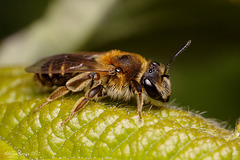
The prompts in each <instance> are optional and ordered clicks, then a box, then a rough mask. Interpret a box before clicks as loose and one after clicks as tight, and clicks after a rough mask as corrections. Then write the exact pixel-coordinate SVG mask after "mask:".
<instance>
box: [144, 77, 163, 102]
mask: <svg viewBox="0 0 240 160" xmlns="http://www.w3.org/2000/svg"><path fill="white" fill-rule="evenodd" d="M143 86H144V88H145V90H146V92H147V94H148V95H149V96H150V97H151V98H153V99H159V98H160V97H161V95H160V93H159V92H158V90H157V88H156V86H155V85H154V84H153V83H152V82H151V81H150V80H149V79H148V78H145V79H144V81H143Z"/></svg>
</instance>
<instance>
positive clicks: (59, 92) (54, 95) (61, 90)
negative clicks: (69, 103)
mask: <svg viewBox="0 0 240 160" xmlns="http://www.w3.org/2000/svg"><path fill="white" fill-rule="evenodd" d="M69 91H70V90H69V89H68V88H67V87H66V86H62V87H58V88H57V89H56V90H55V91H53V93H52V94H51V95H50V96H49V97H48V98H47V101H45V102H44V103H43V104H42V105H41V106H39V107H37V108H35V109H34V112H36V111H37V110H39V109H40V108H42V107H43V106H45V105H46V104H48V103H49V102H51V101H53V100H55V99H57V98H59V97H62V96H64V95H66V94H67V93H68V92H69Z"/></svg>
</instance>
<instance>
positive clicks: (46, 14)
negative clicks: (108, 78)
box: [0, 0, 240, 129]
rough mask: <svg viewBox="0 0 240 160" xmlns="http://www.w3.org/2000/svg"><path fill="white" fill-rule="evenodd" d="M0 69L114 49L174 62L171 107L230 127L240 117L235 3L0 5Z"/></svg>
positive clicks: (101, 0) (153, 0) (143, 0)
mask: <svg viewBox="0 0 240 160" xmlns="http://www.w3.org/2000/svg"><path fill="white" fill-rule="evenodd" d="M0 4H1V5H0V19H1V21H0V23H1V25H0V39H1V43H0V66H16V65H20V66H26V65H29V64H31V63H33V62H34V61H36V60H38V59H39V58H41V57H44V56H48V55H52V54H56V53H63V52H74V51H82V50H84V51H107V50H111V49H120V50H124V51H129V52H135V53H139V54H141V55H143V56H144V57H146V58H147V59H152V60H154V61H157V62H161V63H163V64H166V63H167V62H168V61H169V59H170V58H171V57H172V56H173V55H174V54H175V53H176V52H177V51H178V50H179V49H180V48H181V47H182V46H183V45H184V44H185V43H186V42H187V40H189V39H191V40H192V44H191V46H190V47H189V48H188V49H187V50H186V51H185V52H184V53H183V54H182V55H181V56H179V57H178V58H177V60H176V61H174V63H172V65H171V68H170V75H171V81H172V89H173V94H172V96H171V100H174V103H175V104H177V105H178V106H181V107H184V108H185V109H187V110H190V111H199V112H206V113H204V114H203V116H204V117H208V118H214V119H218V120H221V121H225V122H227V124H228V125H227V127H229V128H232V129H233V128H234V126H235V123H236V121H237V119H238V118H239V117H240V105H239V101H238V100H240V0H194V1H188V0H182V1H177V0H161V1H160V0H71V1H69V0H62V1H59V0H54V1H49V0H41V1H34V2H33V1H31V0H25V1H1V2H0Z"/></svg>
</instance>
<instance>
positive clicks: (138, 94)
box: [26, 40, 191, 125]
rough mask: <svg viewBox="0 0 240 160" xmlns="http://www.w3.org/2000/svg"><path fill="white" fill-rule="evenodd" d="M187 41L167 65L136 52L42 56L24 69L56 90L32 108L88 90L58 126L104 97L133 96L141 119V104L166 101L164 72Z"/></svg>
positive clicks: (167, 81)
mask: <svg viewBox="0 0 240 160" xmlns="http://www.w3.org/2000/svg"><path fill="white" fill-rule="evenodd" d="M190 43H191V40H189V41H188V42H187V43H186V44H185V45H184V46H183V47H182V48H181V49H180V50H179V51H178V52H177V53H176V54H175V55H174V56H173V58H172V59H171V60H170V61H169V62H168V63H167V65H166V66H164V65H163V64H160V63H158V62H154V61H151V60H148V61H147V60H146V59H145V58H144V57H142V56H140V55H139V54H135V53H129V52H124V51H120V50H110V51H108V52H79V53H72V54H60V55H55V56H51V57H47V58H44V59H42V60H40V61H38V62H37V63H35V64H34V65H32V66H29V67H27V68H26V71H27V72H30V73H35V76H34V79H35V81H37V82H39V83H40V84H42V85H43V86H48V87H54V86H56V87H57V89H56V90H55V91H53V92H52V93H51V95H50V96H49V97H48V98H47V100H46V101H45V102H44V103H43V104H42V105H40V106H39V107H37V108H35V109H34V111H37V110H39V109H40V108H42V107H43V106H45V105H47V104H48V103H49V102H51V101H54V100H56V99H57V98H60V97H62V96H64V95H66V94H67V93H69V92H80V91H82V90H84V89H87V91H86V93H85V96H83V97H81V98H80V99H79V100H78V101H77V102H76V103H75V105H74V106H73V111H72V112H71V113H70V115H69V116H68V117H67V118H66V119H65V120H64V121H63V122H62V123H61V125H64V123H66V122H67V121H68V120H69V119H71V117H73V116H74V115H75V114H76V113H77V112H78V111H79V110H81V109H82V108H83V107H84V106H86V104H87V103H88V102H89V101H90V100H93V99H98V98H100V97H106V96H108V97H111V98H113V99H122V100H130V99H131V98H133V97H135V98H136V101H137V108H138V109H137V113H138V115H139V119H140V121H141V120H142V108H143V104H144V103H150V104H152V105H156V106H159V105H160V106H161V105H162V104H163V103H165V102H168V100H169V97H170V95H171V83H170V77H169V75H168V74H167V73H168V70H169V67H170V64H171V63H172V61H174V60H175V59H176V57H177V56H178V55H179V54H180V53H182V52H183V51H184V50H185V49H186V48H187V47H188V46H189V45H190Z"/></svg>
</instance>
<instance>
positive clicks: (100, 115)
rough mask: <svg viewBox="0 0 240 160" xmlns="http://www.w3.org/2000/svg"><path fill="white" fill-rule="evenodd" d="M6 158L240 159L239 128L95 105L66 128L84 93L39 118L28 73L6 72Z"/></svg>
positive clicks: (173, 111)
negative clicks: (233, 128)
mask: <svg viewBox="0 0 240 160" xmlns="http://www.w3.org/2000/svg"><path fill="white" fill-rule="evenodd" d="M0 76H1V84H0V139H1V140H0V157H1V158H5V159H7V158H8V159H37V158H41V159H42V158H44V159H60V158H61V159H76V158H81V159H103V158H104V159H175V160H177V159H240V138H239V135H240V133H239V128H240V127H239V124H238V125H237V127H236V131H230V130H226V129H224V128H222V127H220V126H219V125H216V123H215V122H213V121H210V120H207V119H204V118H203V117H201V116H200V115H198V114H194V113H191V112H187V111H184V110H182V109H180V108H176V107H173V106H169V107H160V108H159V107H152V108H151V109H150V108H149V107H148V106H146V107H145V108H144V111H143V119H144V120H143V122H139V117H138V115H137V113H136V105H135V103H133V104H131V103H129V104H127V103H125V102H119V101H110V102H108V101H109V100H108V99H107V100H106V99H105V100H101V101H99V102H93V101H92V102H90V103H89V104H88V105H87V107H85V108H84V109H82V110H81V111H80V112H79V113H78V114H77V115H76V116H74V117H73V118H72V119H70V121H68V122H67V123H66V124H65V125H64V126H61V122H62V121H63V120H64V119H65V118H66V117H67V116H68V115H69V114H70V111H71V109H72V106H73V105H74V103H75V102H76V101H77V100H78V98H80V97H81V96H83V93H74V94H69V95H67V96H65V97H63V98H60V99H58V100H55V101H53V102H51V103H50V104H48V105H46V106H44V107H43V108H42V109H40V110H39V111H37V112H34V111H33V109H34V108H36V107H38V106H39V105H41V104H42V103H43V102H44V101H45V98H46V97H47V96H48V95H49V92H40V90H39V89H38V87H35V86H34V85H33V84H34V83H33V81H32V75H31V74H26V73H24V71H23V69H22V68H2V69H0Z"/></svg>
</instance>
